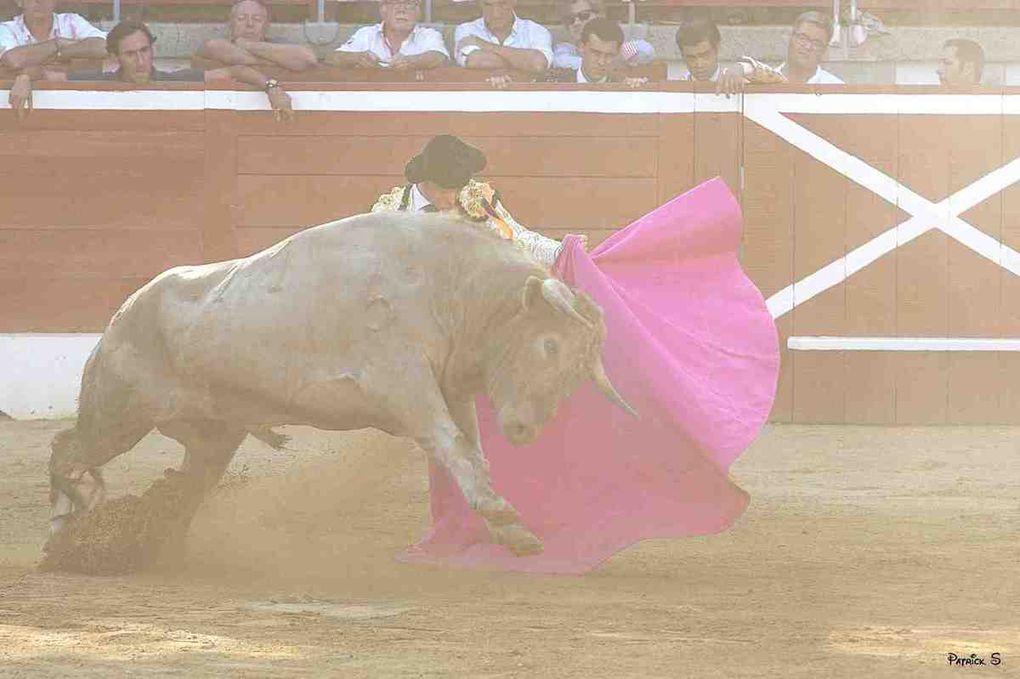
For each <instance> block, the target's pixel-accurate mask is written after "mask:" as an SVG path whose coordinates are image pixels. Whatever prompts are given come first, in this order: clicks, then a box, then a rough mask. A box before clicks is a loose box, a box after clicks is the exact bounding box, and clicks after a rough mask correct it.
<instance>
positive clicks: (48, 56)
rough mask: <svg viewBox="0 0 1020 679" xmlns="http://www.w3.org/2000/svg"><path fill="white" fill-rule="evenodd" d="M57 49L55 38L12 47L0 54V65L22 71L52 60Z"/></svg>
mask: <svg viewBox="0 0 1020 679" xmlns="http://www.w3.org/2000/svg"><path fill="white" fill-rule="evenodd" d="M57 50H58V44H57V41H56V40H45V41H43V42H37V43H34V44H32V45H21V46H20V47H12V48H10V49H9V50H7V51H5V52H4V53H3V55H2V56H0V65H3V66H6V67H7V68H9V69H11V70H12V71H22V70H24V69H26V68H30V67H32V66H39V65H40V64H43V63H45V62H47V61H51V60H53V59H54V58H56V56H57Z"/></svg>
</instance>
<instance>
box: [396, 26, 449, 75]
mask: <svg viewBox="0 0 1020 679" xmlns="http://www.w3.org/2000/svg"><path fill="white" fill-rule="evenodd" d="M418 38H419V40H420V41H421V45H422V47H423V48H425V51H424V52H422V53H421V54H415V55H414V56H404V55H401V54H398V55H397V56H396V57H394V58H393V61H392V62H391V63H390V66H392V67H393V68H404V69H406V68H413V69H427V68H437V67H439V66H443V65H444V64H445V63H446V62H447V61H448V60H449V58H450V54H449V52H447V51H446V43H445V42H443V34H442V33H440V32H439V31H437V30H435V29H434V28H428V27H422V29H421V30H420V31H419V33H418Z"/></svg>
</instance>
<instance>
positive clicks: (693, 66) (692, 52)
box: [676, 17, 723, 83]
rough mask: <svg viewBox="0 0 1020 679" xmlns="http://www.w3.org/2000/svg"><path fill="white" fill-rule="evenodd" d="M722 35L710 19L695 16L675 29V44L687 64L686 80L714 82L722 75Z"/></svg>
mask: <svg viewBox="0 0 1020 679" xmlns="http://www.w3.org/2000/svg"><path fill="white" fill-rule="evenodd" d="M720 43H722V36H721V35H720V34H719V27H718V26H716V25H715V22H714V21H712V20H711V19H704V18H700V17H699V18H696V19H692V20H690V21H685V22H684V23H682V24H680V27H679V28H678V29H677V30H676V46H677V47H678V48H680V55H681V56H682V57H683V58H684V63H685V64H687V75H686V76H685V77H684V78H683V80H686V81H687V82H713V83H714V82H716V81H718V80H719V76H721V75H722V72H723V70H722V66H720V65H719V45H720Z"/></svg>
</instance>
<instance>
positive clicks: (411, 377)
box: [49, 213, 630, 555]
mask: <svg viewBox="0 0 1020 679" xmlns="http://www.w3.org/2000/svg"><path fill="white" fill-rule="evenodd" d="M604 336H605V326H604V324H603V321H602V313H601V310H600V309H599V307H598V306H597V305H596V304H595V303H594V302H593V301H592V300H591V299H590V298H589V297H588V296H587V295H585V294H583V293H575V292H574V291H572V290H571V289H570V288H569V287H568V286H567V285H565V284H564V283H562V282H561V281H559V280H557V279H555V278H553V277H552V276H551V275H550V273H549V272H548V271H547V270H546V269H544V268H543V267H541V266H540V265H539V264H537V263H536V262H535V261H533V260H532V259H531V258H530V257H528V256H527V255H526V254H524V253H523V252H521V251H520V250H519V249H518V248H516V247H515V246H513V245H512V244H511V243H510V242H508V241H505V240H502V239H500V238H498V237H497V236H495V235H493V234H491V233H490V232H488V230H484V229H479V228H478V227H477V226H476V225H473V224H470V223H468V222H465V221H462V220H460V219H458V218H456V217H452V216H445V215H434V214H433V215H413V214H412V215H409V214H405V213H376V214H367V215H357V216H354V217H350V218H347V219H343V220H339V221H336V222H332V223H329V224H324V225H321V226H318V227H314V228H311V229H307V230H305V231H302V232H300V233H297V234H295V235H293V236H291V237H290V238H288V239H286V240H284V241H282V242H280V243H278V244H276V245H274V246H272V247H270V248H268V249H266V250H263V251H262V252H259V253H256V254H254V255H252V256H250V257H246V258H243V259H236V260H231V261H225V262H219V263H213V264H206V265H199V266H181V267H176V268H173V269H170V270H168V271H166V272H164V273H162V274H160V275H158V276H157V277H156V278H154V279H153V280H152V281H150V282H149V283H147V284H146V285H145V286H144V287H142V288H141V289H139V290H138V291H137V292H135V293H134V294H133V295H131V297H129V298H128V299H127V301H126V302H125V303H124V304H123V305H122V306H121V308H120V309H119V310H118V311H117V312H116V314H115V315H114V316H113V318H112V320H111V321H110V323H109V325H108V326H107V328H106V330H105V332H104V333H103V336H102V338H101V339H100V341H99V343H98V345H97V346H96V348H95V349H94V351H93V352H92V354H91V355H90V357H89V359H88V362H87V364H86V366H85V372H84V375H83V378H82V384H81V392H80V398H79V407H78V418H77V421H76V424H75V425H74V426H73V427H72V428H70V429H67V430H64V431H62V432H60V433H58V434H57V435H56V436H55V437H54V440H53V444H52V455H51V458H50V465H49V471H50V487H51V504H52V512H51V532H52V533H54V534H55V533H58V532H59V531H60V530H61V529H62V527H63V526H64V525H65V522H66V520H67V519H68V518H69V517H70V516H72V515H74V514H75V513H76V512H87V511H90V510H91V509H92V508H94V507H95V506H96V505H97V504H98V503H99V502H100V501H101V500H102V498H103V494H104V486H103V483H102V474H101V468H102V466H103V465H104V464H106V463H107V462H109V461H110V460H112V459H113V458H115V457H117V456H119V455H121V454H123V453H125V452H127V451H128V450H130V449H131V448H132V447H134V446H135V444H137V443H138V441H140V440H141V439H142V438H143V437H144V436H145V435H146V434H148V433H149V432H150V431H152V430H153V429H157V430H158V431H159V432H161V433H162V434H164V435H166V436H168V437H170V438H173V439H176V440H177V441H178V442H180V443H181V444H182V445H183V447H184V449H185V454H184V459H183V463H182V466H181V470H180V473H181V474H182V475H184V476H185V477H187V478H188V479H190V481H191V482H193V484H194V487H195V488H197V489H198V491H199V492H198V495H199V497H201V496H202V495H204V494H205V493H207V492H208V491H209V490H210V489H212V488H213V487H214V486H215V485H216V484H217V483H218V481H219V480H220V478H221V477H222V475H223V473H224V471H225V470H226V467H227V465H228V464H229V462H230V460H231V458H232V457H233V455H234V453H235V452H236V450H237V448H238V446H239V445H240V444H241V442H242V441H243V440H244V438H245V436H247V435H248V434H252V435H254V436H256V437H258V438H260V439H262V440H264V441H267V442H269V443H271V444H276V445H278V444H279V443H280V442H281V441H282V439H281V438H280V436H279V435H278V434H276V432H274V431H273V430H272V429H271V427H275V426H279V425H285V424H296V425H307V426H312V427H316V428H319V429H324V430H333V431H343V430H351V429H360V428H364V427H375V428H378V429H381V430H383V431H385V432H388V433H390V434H392V435H395V436H406V437H410V438H412V439H414V440H415V441H416V442H417V443H418V445H419V446H420V447H421V448H422V449H423V450H424V451H425V452H426V453H427V454H428V455H429V456H430V458H431V459H432V460H433V461H434V462H435V463H437V464H439V465H441V466H442V467H444V468H445V469H446V470H447V471H448V472H449V473H450V475H451V476H452V478H453V479H454V480H455V482H456V483H457V485H458V486H459V488H460V490H461V491H462V493H463V495H464V497H465V499H466V500H467V501H468V503H469V504H470V506H471V508H472V509H473V511H475V512H477V513H478V514H479V515H480V516H481V517H482V518H483V519H484V521H485V524H486V526H487V528H488V530H489V531H490V534H491V537H492V539H493V540H494V541H495V542H497V543H499V544H503V545H505V546H507V547H508V548H509V549H510V550H511V551H512V552H513V553H515V554H517V555H525V554H533V553H537V552H539V551H541V549H542V543H541V542H540V540H539V539H538V538H537V537H536V536H535V535H534V534H533V533H532V532H531V531H530V530H528V528H527V527H525V526H524V525H523V523H522V522H521V519H520V517H519V515H518V513H517V511H516V510H515V509H514V508H513V507H512V506H511V504H510V503H509V502H507V500H506V499H504V498H503V497H501V496H499V495H498V494H497V493H496V492H495V491H494V490H493V488H492V485H491V481H490V478H489V472H488V464H487V462H486V460H485V458H484V455H483V453H482V451H481V448H480V442H479V433H478V422H477V417H476V413H475V405H474V404H475V399H476V397H477V396H478V395H479V394H485V395H487V396H488V398H489V399H490V401H491V402H492V404H493V406H494V408H495V410H496V414H497V418H498V422H499V426H500V428H501V430H502V432H503V434H504V435H505V436H506V437H507V438H508V439H509V440H510V441H511V442H512V443H514V444H518V445H520V444H526V443H529V442H531V441H533V440H534V439H535V438H536V437H537V436H538V434H539V431H540V430H541V428H542V427H543V425H544V424H545V423H546V422H547V421H548V420H549V419H550V418H551V417H552V416H553V414H554V413H555V411H556V409H557V406H558V404H559V403H560V402H561V401H562V400H563V399H564V398H566V397H567V396H568V395H569V394H571V393H572V392H573V391H574V389H575V388H576V387H577V386H578V385H579V384H580V383H581V382H582V381H583V380H585V379H589V378H590V379H593V380H594V382H595V383H596V384H597V385H598V386H599V388H600V389H601V390H602V391H603V392H604V393H605V394H606V395H607V397H608V398H610V399H611V400H612V401H613V402H615V403H617V404H618V405H620V406H621V407H623V408H625V409H627V410H630V407H629V406H628V405H627V403H626V402H625V401H624V400H623V399H622V398H621V397H620V396H619V394H618V393H617V392H616V390H615V389H614V388H613V386H612V384H611V383H610V382H609V380H608V378H607V377H606V374H605V371H604V369H603V367H602V361H601V346H602V342H603V339H604ZM188 518H189V520H190V516H189V517H188Z"/></svg>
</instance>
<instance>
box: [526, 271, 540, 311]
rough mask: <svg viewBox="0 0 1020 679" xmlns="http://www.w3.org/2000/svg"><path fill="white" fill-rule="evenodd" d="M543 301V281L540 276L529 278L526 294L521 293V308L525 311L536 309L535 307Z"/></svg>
mask: <svg viewBox="0 0 1020 679" xmlns="http://www.w3.org/2000/svg"><path fill="white" fill-rule="evenodd" d="M541 301H542V279H541V278H539V277H538V276H528V282H527V283H525V284H524V292H522V293H521V306H522V307H524V308H525V309H534V308H535V305H536V304H538V303H540V302H541Z"/></svg>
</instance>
